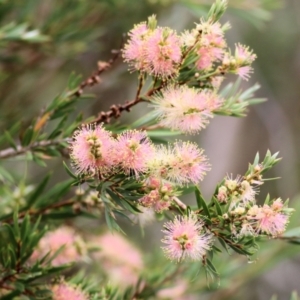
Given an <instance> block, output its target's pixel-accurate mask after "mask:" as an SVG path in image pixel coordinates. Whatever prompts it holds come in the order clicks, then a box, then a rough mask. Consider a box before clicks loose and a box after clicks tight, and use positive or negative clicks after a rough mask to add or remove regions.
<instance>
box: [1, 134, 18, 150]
mask: <svg viewBox="0 0 300 300" xmlns="http://www.w3.org/2000/svg"><path fill="white" fill-rule="evenodd" d="M4 135H5V138H6V140H7V142H8V143H9V144H10V145H11V146H12V147H13V148H14V149H15V150H16V151H17V145H16V143H15V141H14V139H13V138H12V136H11V135H10V133H9V132H8V131H6V130H5V131H4Z"/></svg>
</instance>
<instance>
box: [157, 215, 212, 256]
mask: <svg viewBox="0 0 300 300" xmlns="http://www.w3.org/2000/svg"><path fill="white" fill-rule="evenodd" d="M164 228H165V229H164V230H163V233H165V234H166V236H165V237H164V239H163V240H162V242H163V243H165V244H166V246H164V247H162V249H163V251H164V253H165V254H166V256H167V257H168V258H170V259H171V260H178V261H180V260H182V259H185V258H186V257H189V258H191V259H193V260H200V259H202V257H203V256H204V255H205V253H206V251H208V250H209V249H210V248H211V244H212V235H211V234H207V233H203V224H202V223H201V222H200V221H198V220H197V217H196V215H194V214H190V215H189V216H184V217H183V216H179V217H178V216H176V217H175V219H174V220H173V221H170V222H167V223H166V224H165V225H164Z"/></svg>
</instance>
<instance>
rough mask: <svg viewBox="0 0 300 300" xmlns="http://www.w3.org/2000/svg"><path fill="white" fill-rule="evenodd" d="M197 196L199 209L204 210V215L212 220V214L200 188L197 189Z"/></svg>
mask: <svg viewBox="0 0 300 300" xmlns="http://www.w3.org/2000/svg"><path fill="white" fill-rule="evenodd" d="M195 195H196V200H197V205H198V208H199V209H202V210H203V213H204V215H205V216H207V217H208V218H209V219H210V213H209V209H208V207H207V205H206V202H205V200H204V199H203V197H202V195H201V192H200V190H199V188H198V187H196V188H195Z"/></svg>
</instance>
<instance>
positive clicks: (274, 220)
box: [248, 203, 288, 237]
mask: <svg viewBox="0 0 300 300" xmlns="http://www.w3.org/2000/svg"><path fill="white" fill-rule="evenodd" d="M277 204H278V203H275V205H274V206H273V207H272V206H271V207H270V206H269V205H267V204H265V205H264V206H262V207H259V206H257V205H254V206H253V207H252V208H251V209H250V210H249V211H248V220H249V222H250V223H251V222H252V226H253V227H254V228H255V231H256V232H257V233H266V234H268V235H271V236H274V237H276V236H278V235H280V234H282V233H283V232H284V231H285V228H286V225H287V223H288V216H287V215H286V214H284V213H283V212H282V211H281V210H280V209H278V205H277Z"/></svg>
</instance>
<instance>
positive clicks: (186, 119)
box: [153, 86, 222, 134]
mask: <svg viewBox="0 0 300 300" xmlns="http://www.w3.org/2000/svg"><path fill="white" fill-rule="evenodd" d="M221 103H222V101H221V99H220V98H218V97H217V95H216V94H215V93H213V92H211V91H208V90H203V91H200V92H199V91H197V90H196V89H194V88H189V87H188V86H181V87H173V86H172V87H169V88H167V89H165V90H164V91H162V93H161V94H157V95H155V96H154V97H153V107H154V109H155V110H156V113H157V116H158V118H159V124H160V125H162V126H164V127H168V128H171V129H174V130H180V131H182V132H185V133H192V134H193V133H197V132H199V131H200V130H201V129H202V128H205V127H206V125H207V124H208V123H209V119H210V118H212V117H213V111H214V110H216V109H217V108H219V107H220V106H221Z"/></svg>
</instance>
